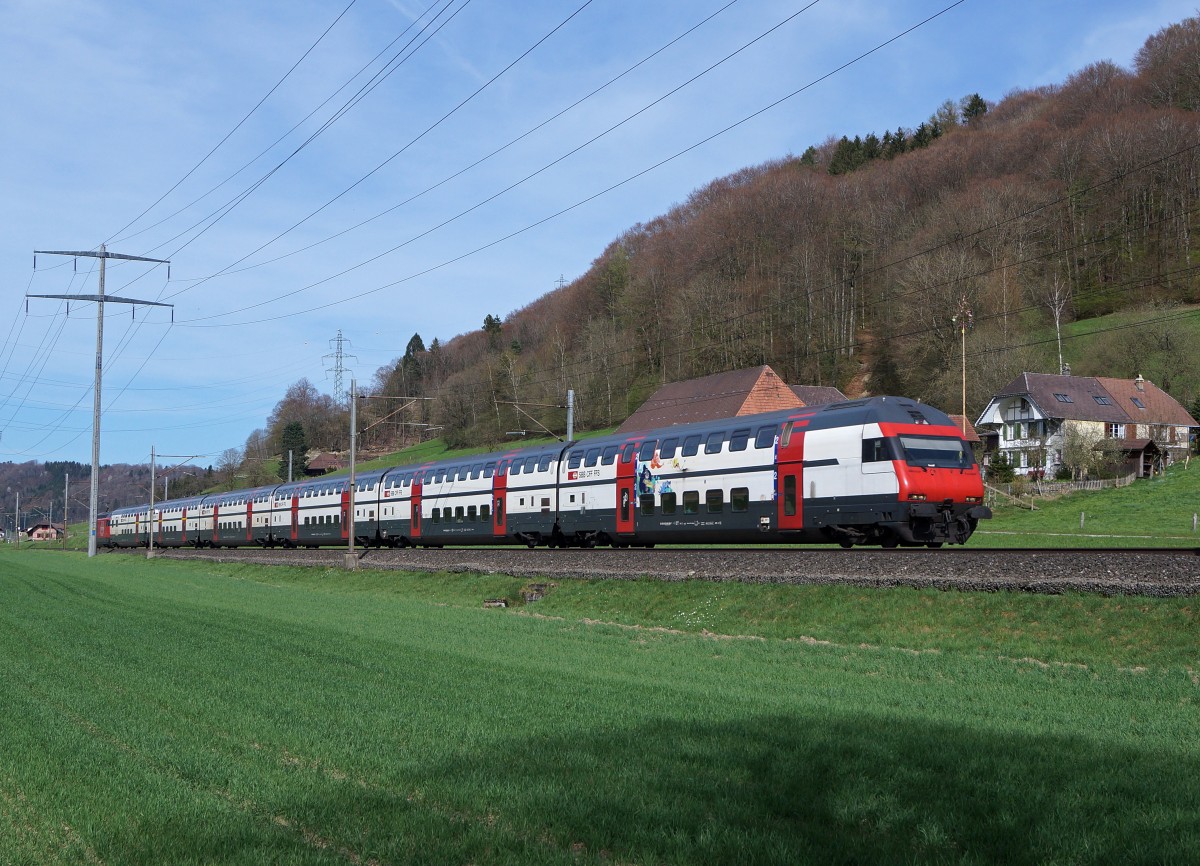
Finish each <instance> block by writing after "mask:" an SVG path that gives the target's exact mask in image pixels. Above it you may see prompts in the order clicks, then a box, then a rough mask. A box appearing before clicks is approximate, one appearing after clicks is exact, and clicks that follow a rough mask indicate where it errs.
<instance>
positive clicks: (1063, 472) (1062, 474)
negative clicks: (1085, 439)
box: [1054, 465, 1075, 481]
mask: <svg viewBox="0 0 1200 866" xmlns="http://www.w3.org/2000/svg"><path fill="white" fill-rule="evenodd" d="M1074 477H1075V473H1074V472H1072V471H1071V467H1070V466H1062V465H1060V466H1059V467H1058V469H1056V470H1055V472H1054V480H1055V481H1070V480H1072V479H1073V478H1074Z"/></svg>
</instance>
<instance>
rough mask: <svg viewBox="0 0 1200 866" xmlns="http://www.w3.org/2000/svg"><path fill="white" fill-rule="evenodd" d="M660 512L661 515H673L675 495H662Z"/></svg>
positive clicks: (672, 493)
mask: <svg viewBox="0 0 1200 866" xmlns="http://www.w3.org/2000/svg"><path fill="white" fill-rule="evenodd" d="M662 511H663V514H674V513H675V494H674V492H671V493H664V494H663V495H662Z"/></svg>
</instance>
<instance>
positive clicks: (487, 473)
mask: <svg viewBox="0 0 1200 866" xmlns="http://www.w3.org/2000/svg"><path fill="white" fill-rule="evenodd" d="M495 474H496V464H495V463H487V464H485V465H484V467H483V477H484V478H491V477H492V476H493V475H495Z"/></svg>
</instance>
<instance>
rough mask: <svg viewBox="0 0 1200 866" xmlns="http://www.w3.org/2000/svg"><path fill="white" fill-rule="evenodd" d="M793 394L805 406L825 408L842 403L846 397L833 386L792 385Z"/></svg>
mask: <svg viewBox="0 0 1200 866" xmlns="http://www.w3.org/2000/svg"><path fill="white" fill-rule="evenodd" d="M790 387H791V389H792V393H793V394H795V395H796V396H797V397H799V398H800V400H801V401H802V402H803V404H804V405H805V406H825V405H828V404H829V403H841V402H843V401H844V400H846V399H847V398H846V395H845V394H843V393H842V392H841V391H839V390H838V389H837V388H834V387H833V386H831V385H791V386H790Z"/></svg>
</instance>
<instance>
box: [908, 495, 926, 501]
mask: <svg viewBox="0 0 1200 866" xmlns="http://www.w3.org/2000/svg"><path fill="white" fill-rule="evenodd" d="M908 498H909V499H912V500H916V501H918V502H924V501H925V494H924V493H910V494H908Z"/></svg>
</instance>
